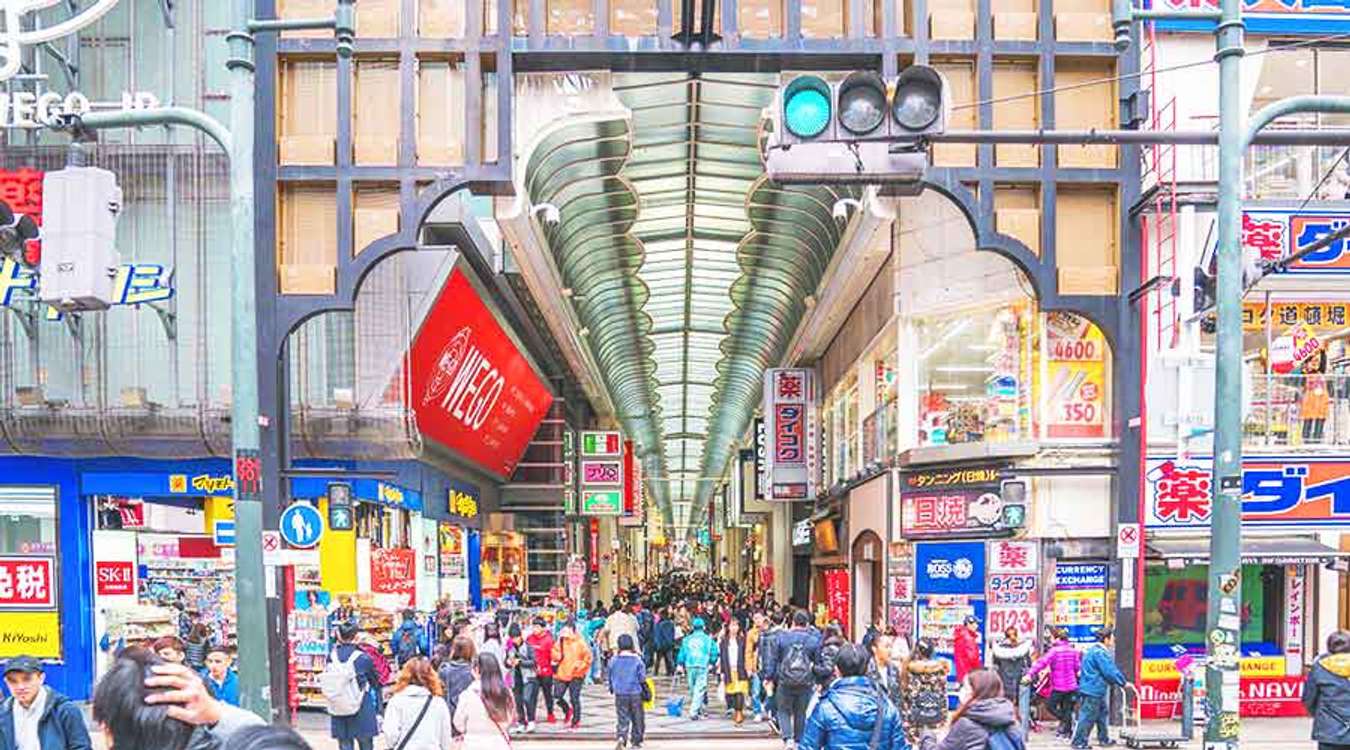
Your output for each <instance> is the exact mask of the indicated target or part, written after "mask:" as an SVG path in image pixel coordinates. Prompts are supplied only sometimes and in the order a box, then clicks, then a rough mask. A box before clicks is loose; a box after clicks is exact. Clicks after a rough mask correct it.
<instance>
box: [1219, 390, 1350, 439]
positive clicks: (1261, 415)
mask: <svg viewBox="0 0 1350 750" xmlns="http://www.w3.org/2000/svg"><path fill="white" fill-rule="evenodd" d="M1243 442H1244V443H1245V444H1246V445H1249V446H1259V447H1280V446H1290V447H1304V446H1306V447H1310V448H1319V447H1326V448H1331V447H1340V446H1347V445H1350V375H1278V374H1274V373H1269V374H1266V373H1262V374H1257V375H1256V376H1254V377H1253V378H1252V381H1251V396H1250V397H1249V398H1248V399H1247V409H1246V412H1245V417H1244V419H1243Z"/></svg>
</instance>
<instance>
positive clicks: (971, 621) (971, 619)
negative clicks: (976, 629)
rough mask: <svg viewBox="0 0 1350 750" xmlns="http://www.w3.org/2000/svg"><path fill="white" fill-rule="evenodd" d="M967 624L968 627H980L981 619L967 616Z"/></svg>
mask: <svg viewBox="0 0 1350 750" xmlns="http://www.w3.org/2000/svg"><path fill="white" fill-rule="evenodd" d="M966 624H967V625H979V624H980V620H979V618H977V617H976V616H975V615H966Z"/></svg>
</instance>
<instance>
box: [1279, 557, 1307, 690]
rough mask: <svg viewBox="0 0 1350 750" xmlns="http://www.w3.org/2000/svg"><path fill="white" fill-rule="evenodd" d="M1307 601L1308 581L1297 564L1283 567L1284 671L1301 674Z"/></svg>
mask: <svg viewBox="0 0 1350 750" xmlns="http://www.w3.org/2000/svg"><path fill="white" fill-rule="evenodd" d="M1307 603H1308V582H1307V580H1305V579H1304V577H1303V571H1302V570H1301V569H1300V568H1299V566H1297V565H1287V566H1285V569H1284V673H1285V674H1286V675H1289V676H1290V677H1299V676H1302V674H1303V630H1304V628H1303V611H1304V608H1305V607H1306V606H1307Z"/></svg>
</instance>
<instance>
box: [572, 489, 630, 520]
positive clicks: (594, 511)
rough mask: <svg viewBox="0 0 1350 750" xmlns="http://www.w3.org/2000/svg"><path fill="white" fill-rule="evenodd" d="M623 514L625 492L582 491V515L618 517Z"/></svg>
mask: <svg viewBox="0 0 1350 750" xmlns="http://www.w3.org/2000/svg"><path fill="white" fill-rule="evenodd" d="M622 514H623V492H622V491H621V490H589V489H583V490H582V491H581V515H583V516H618V515H622Z"/></svg>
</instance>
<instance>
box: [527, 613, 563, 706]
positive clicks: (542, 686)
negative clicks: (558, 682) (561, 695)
mask: <svg viewBox="0 0 1350 750" xmlns="http://www.w3.org/2000/svg"><path fill="white" fill-rule="evenodd" d="M525 642H526V643H528V644H530V648H532V649H534V660H535V663H536V664H538V665H539V666H538V670H539V674H538V680H539V692H541V693H543V694H544V707H545V708H547V709H548V723H550V724H552V723H554V722H555V721H557V718H556V717H554V715H553V633H552V632H551V631H549V629H548V624H547V623H545V622H544V618H542V617H536V618H534V630H533V631H532V632H531V633H530V634H529V635H528V636H526V638H525Z"/></svg>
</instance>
